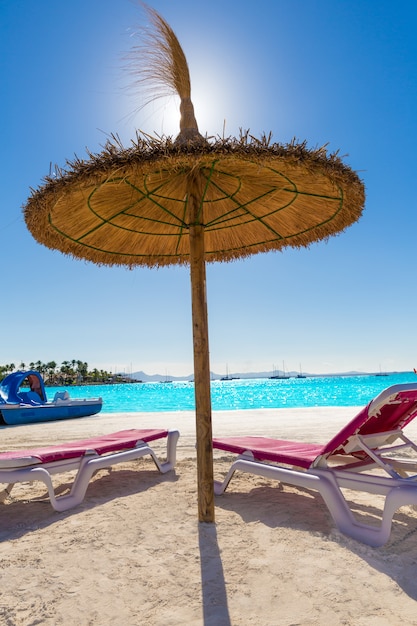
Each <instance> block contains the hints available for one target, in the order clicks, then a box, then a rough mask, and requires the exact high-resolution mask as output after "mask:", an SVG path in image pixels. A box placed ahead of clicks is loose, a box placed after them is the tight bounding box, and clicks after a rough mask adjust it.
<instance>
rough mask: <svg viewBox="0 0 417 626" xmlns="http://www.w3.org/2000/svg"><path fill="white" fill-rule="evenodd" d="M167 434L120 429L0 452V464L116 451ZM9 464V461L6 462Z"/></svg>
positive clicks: (50, 459)
mask: <svg viewBox="0 0 417 626" xmlns="http://www.w3.org/2000/svg"><path fill="white" fill-rule="evenodd" d="M167 435H168V431H167V430H159V429H149V428H148V429H144V430H136V429H130V430H121V431H119V432H117V433H111V434H109V435H102V436H100V437H93V438H92V439H84V440H82V441H72V442H69V443H61V444H58V445H54V446H48V447H45V448H31V449H26V450H12V451H10V452H0V465H1V462H2V461H9V462H10V461H11V460H13V459H16V461H18V460H19V459H22V458H26V459H27V458H28V457H31V458H33V459H38V460H39V461H40V462H41V463H52V462H54V461H62V460H65V459H74V458H77V457H81V456H83V455H84V454H85V452H86V450H94V451H95V452H97V454H100V455H101V454H106V453H108V452H118V451H120V450H128V449H130V448H134V447H135V445H136V443H137V442H138V441H145V442H147V441H153V440H154V439H160V438H161V437H166V436H167ZM8 465H9V466H10V463H8Z"/></svg>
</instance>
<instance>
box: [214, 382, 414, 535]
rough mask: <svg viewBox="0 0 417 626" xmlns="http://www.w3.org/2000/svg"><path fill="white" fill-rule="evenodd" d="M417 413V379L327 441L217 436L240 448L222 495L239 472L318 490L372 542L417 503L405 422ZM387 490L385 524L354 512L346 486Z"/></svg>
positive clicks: (350, 530) (347, 526) (345, 522)
mask: <svg viewBox="0 0 417 626" xmlns="http://www.w3.org/2000/svg"><path fill="white" fill-rule="evenodd" d="M416 415H417V384H404V385H394V386H392V387H389V388H387V389H385V391H383V392H381V393H380V394H379V395H378V396H377V397H376V398H375V399H374V400H373V401H372V402H370V403H369V404H368V405H367V406H366V407H365V408H363V409H362V410H361V411H360V412H359V414H358V415H357V416H356V417H355V418H354V419H353V420H352V421H351V422H349V424H347V425H346V426H345V427H344V428H343V429H342V430H341V431H340V432H339V433H338V434H337V435H336V436H335V437H333V438H332V439H331V440H330V441H329V442H328V443H327V444H325V445H319V444H315V443H314V444H312V443H303V442H299V441H286V440H281V439H273V438H269V437H257V436H248V437H215V438H214V439H213V447H214V448H216V449H219V450H224V451H226V452H231V453H234V454H237V455H238V458H237V459H236V460H235V461H234V462H233V463H232V465H231V467H230V470H229V471H228V473H227V475H226V477H225V478H224V480H223V481H222V482H217V481H216V482H215V487H214V488H215V493H216V494H217V495H220V494H222V493H223V492H224V491H225V490H226V488H227V486H228V484H229V482H230V481H231V479H232V477H233V474H234V473H235V472H236V471H241V472H247V473H251V474H255V475H259V476H264V477H266V478H271V479H275V480H278V481H280V482H282V483H287V484H291V485H295V486H298V487H302V488H305V489H313V490H316V491H318V492H319V493H320V494H321V496H322V497H323V500H324V501H325V503H326V505H327V507H328V509H329V511H330V513H331V515H332V517H333V520H334V522H335V524H336V526H337V527H338V528H339V530H340V531H341V532H343V533H344V534H346V535H348V536H350V537H353V538H354V539H357V540H359V541H362V542H364V543H367V544H369V545H371V546H380V545H382V544H384V543H385V542H386V541H387V540H388V539H389V536H390V533H391V525H392V518H393V515H394V513H395V511H396V510H397V509H398V508H400V507H401V506H403V505H408V504H417V446H416V444H415V443H413V442H412V441H411V440H410V439H408V438H407V437H406V435H405V434H404V432H403V429H404V427H405V426H406V425H407V424H408V423H409V422H411V420H413V419H414V418H415V417H416ZM344 488H347V489H351V490H354V491H363V492H368V493H373V494H381V495H383V496H385V500H384V509H383V512H382V519H381V520H380V524H379V525H377V526H375V525H372V524H367V523H364V522H363V521H360V520H358V519H357V518H356V517H354V515H353V513H352V511H351V509H350V508H349V506H348V503H347V501H346V499H345V497H344V495H343V492H342V489H344Z"/></svg>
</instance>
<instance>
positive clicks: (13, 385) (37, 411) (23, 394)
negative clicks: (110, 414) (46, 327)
mask: <svg viewBox="0 0 417 626" xmlns="http://www.w3.org/2000/svg"><path fill="white" fill-rule="evenodd" d="M102 406H103V401H102V399H101V398H88V399H87V398H84V399H75V398H74V399H73V398H70V395H69V393H68V391H57V392H56V393H55V396H54V398H53V400H50V401H48V398H47V395H46V390H45V383H44V381H43V378H42V376H41V375H40V373H39V372H37V371H35V370H29V371H18V372H13V373H12V374H9V375H8V376H6V378H4V379H3V380H2V381H1V383H0V415H1V418H2V421H3V423H4V424H7V425H16V424H33V423H36V422H49V421H52V420H61V419H72V418H76V417H87V416H89V415H95V414H96V413H99V412H100V411H101V408H102Z"/></svg>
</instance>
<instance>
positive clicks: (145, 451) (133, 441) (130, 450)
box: [0, 429, 179, 511]
mask: <svg viewBox="0 0 417 626" xmlns="http://www.w3.org/2000/svg"><path fill="white" fill-rule="evenodd" d="M178 437H179V433H178V431H177V430H170V431H167V430H158V429H143V430H136V429H131V430H122V431H119V432H116V433H112V434H109V435H103V436H100V437H95V438H92V439H85V440H83V441H72V442H70V443H63V444H60V445H53V446H48V447H45V448H33V449H28V450H16V451H11V452H0V483H3V484H6V485H7V487H6V488H5V489H3V491H0V502H4V501H5V499H6V497H7V496H9V495H10V492H11V490H12V488H13V485H14V484H15V483H17V482H32V481H35V480H39V481H42V482H43V483H45V485H46V487H47V489H48V494H49V498H50V501H51V504H52V506H53V508H54V509H55V510H56V511H66V510H67V509H71V508H72V507H75V506H77V505H78V504H80V503H81V502H82V501H83V499H84V496H85V493H86V491H87V487H88V484H89V482H90V479H91V477H92V476H93V474H94V473H95V472H97V471H98V470H101V469H104V468H107V467H111V466H112V465H116V464H117V463H123V462H126V461H132V460H135V459H139V458H141V457H143V456H146V455H150V457H151V458H152V459H153V461H154V462H155V465H156V467H157V468H158V470H159V471H160V472H161V473H163V474H164V473H166V472H168V471H170V470H172V469H173V468H174V466H175V460H176V449H177V441H178ZM162 438H167V456H166V461H165V462H160V461H159V460H158V458H157V457H156V455H155V453H154V451H153V450H152V448H151V447H150V446H149V443H150V442H152V441H156V440H157V439H162ZM70 470H76V472H77V473H76V475H75V478H74V482H73V483H72V486H71V490H70V493H68V494H65V495H62V496H57V495H56V493H55V490H54V487H53V484H52V479H51V476H52V475H53V474H62V473H63V472H67V471H70Z"/></svg>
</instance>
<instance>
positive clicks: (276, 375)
mask: <svg viewBox="0 0 417 626" xmlns="http://www.w3.org/2000/svg"><path fill="white" fill-rule="evenodd" d="M272 372H273V373H272V376H269V379H270V380H287V379H288V378H290V376H289V375H288V374H286V373H285V363H284V361H283V362H282V374H279V373H278V371H277V370H276V369H275V365H274V366H273V368H272Z"/></svg>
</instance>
